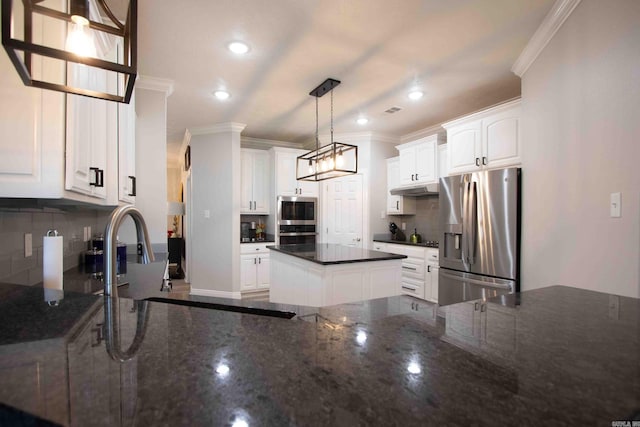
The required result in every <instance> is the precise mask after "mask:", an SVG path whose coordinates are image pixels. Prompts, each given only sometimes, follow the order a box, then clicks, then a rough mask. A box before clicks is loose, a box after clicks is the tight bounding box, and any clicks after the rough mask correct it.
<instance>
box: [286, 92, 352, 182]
mask: <svg viewBox="0 0 640 427" xmlns="http://www.w3.org/2000/svg"><path fill="white" fill-rule="evenodd" d="M339 84H340V81H339V80H335V79H326V80H325V81H324V82H322V84H320V86H318V87H316V88H315V89H313V90H312V91H311V92H309V95H311V96H315V98H316V149H315V150H312V151H309V152H308V153H305V154H303V155H301V156H299V157H298V159H297V167H296V179H297V180H299V181H324V180H325V179H331V178H338V177H341V176H346V175H353V174H356V173H358V147H357V146H355V145H350V144H345V143H342V142H338V141H334V140H333V89H334V88H335V87H336V86H338V85H339ZM328 92H330V93H331V142H330V143H329V144H327V145H325V146H323V147H320V138H319V137H318V99H319V98H320V97H322V96H323V95H325V94H326V93H328Z"/></svg>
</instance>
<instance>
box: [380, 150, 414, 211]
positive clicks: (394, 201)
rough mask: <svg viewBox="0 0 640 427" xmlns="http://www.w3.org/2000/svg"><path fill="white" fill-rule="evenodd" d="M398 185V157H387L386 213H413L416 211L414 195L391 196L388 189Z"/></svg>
mask: <svg viewBox="0 0 640 427" xmlns="http://www.w3.org/2000/svg"><path fill="white" fill-rule="evenodd" d="M399 186H400V158H399V157H393V158H391V159H387V214H388V215H414V214H415V213H416V199H415V197H405V196H392V195H391V193H390V191H391V189H393V188H397V187H399Z"/></svg>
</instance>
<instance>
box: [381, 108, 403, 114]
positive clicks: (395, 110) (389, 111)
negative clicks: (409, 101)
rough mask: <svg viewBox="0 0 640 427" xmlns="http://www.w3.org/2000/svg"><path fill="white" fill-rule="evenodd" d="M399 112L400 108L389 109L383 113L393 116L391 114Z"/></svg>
mask: <svg viewBox="0 0 640 427" xmlns="http://www.w3.org/2000/svg"><path fill="white" fill-rule="evenodd" d="M400 110H402V108H400V107H391V108H389V109H388V110H384V112H385V113H389V114H393V113H397V112H398V111H400Z"/></svg>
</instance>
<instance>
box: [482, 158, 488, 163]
mask: <svg viewBox="0 0 640 427" xmlns="http://www.w3.org/2000/svg"><path fill="white" fill-rule="evenodd" d="M482 164H483V165H486V164H487V158H486V157H482Z"/></svg>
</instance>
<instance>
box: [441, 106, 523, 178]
mask: <svg viewBox="0 0 640 427" xmlns="http://www.w3.org/2000/svg"><path fill="white" fill-rule="evenodd" d="M520 120H521V107H520V100H519V99H517V100H514V101H510V102H506V103H504V104H501V105H498V106H496V107H493V108H490V109H488V110H483V111H480V112H478V113H474V114H472V115H470V116H467V117H463V118H460V119H457V120H455V121H452V122H448V123H444V124H443V125H442V126H443V127H444V128H445V129H447V142H448V144H447V145H448V157H449V174H450V175H455V174H460V173H465V172H474V171H477V170H482V169H492V168H501V167H506V166H513V165H517V164H519V163H521V158H520V156H521V154H520V153H521V149H522V148H521V147H522V136H521V129H520V124H521V123H520Z"/></svg>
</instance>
